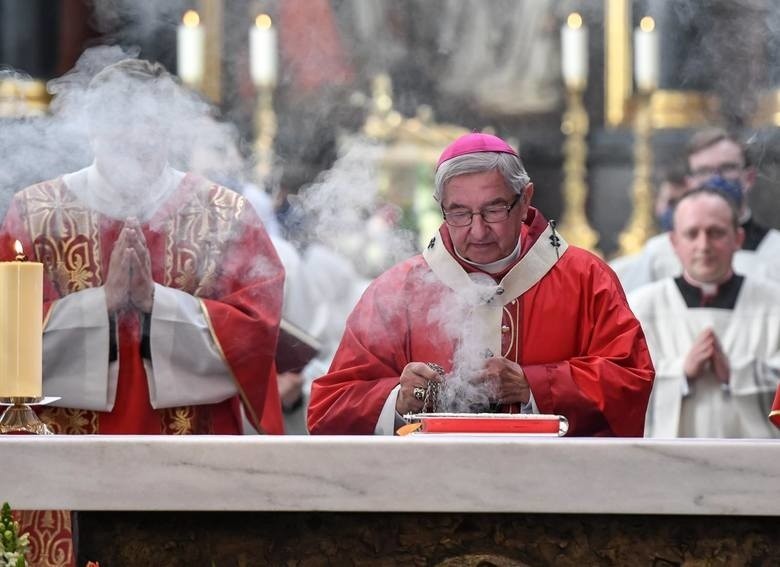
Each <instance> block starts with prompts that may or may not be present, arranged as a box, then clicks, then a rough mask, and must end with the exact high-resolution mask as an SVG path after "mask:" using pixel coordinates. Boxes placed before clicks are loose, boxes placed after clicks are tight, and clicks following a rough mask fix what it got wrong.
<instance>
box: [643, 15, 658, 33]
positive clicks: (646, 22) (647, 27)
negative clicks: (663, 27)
mask: <svg viewBox="0 0 780 567" xmlns="http://www.w3.org/2000/svg"><path fill="white" fill-rule="evenodd" d="M639 29H640V30H642V31H643V32H651V31H653V30H654V29H655V20H654V19H653V18H651V17H650V16H645V17H644V18H642V19H641V20H640V21H639Z"/></svg>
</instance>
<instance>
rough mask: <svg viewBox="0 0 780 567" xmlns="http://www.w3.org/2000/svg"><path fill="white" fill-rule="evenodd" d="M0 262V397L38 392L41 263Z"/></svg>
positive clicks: (32, 395)
mask: <svg viewBox="0 0 780 567" xmlns="http://www.w3.org/2000/svg"><path fill="white" fill-rule="evenodd" d="M16 252H17V256H16V261H14V262H0V397H3V398H6V397H7V398H39V397H41V396H42V392H43V387H42V364H43V363H42V359H43V323H42V320H43V264H41V263H40V262H28V261H27V259H26V258H25V257H24V255H23V253H22V247H21V244H20V243H19V241H17V242H16Z"/></svg>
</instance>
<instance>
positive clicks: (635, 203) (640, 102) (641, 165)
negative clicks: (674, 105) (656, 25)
mask: <svg viewBox="0 0 780 567" xmlns="http://www.w3.org/2000/svg"><path fill="white" fill-rule="evenodd" d="M652 133H653V122H652V114H651V111H650V95H649V94H638V95H637V106H636V111H635V113H634V184H633V186H632V191H631V202H632V212H631V218H630V219H629V221H628V225H627V226H626V228H625V229H624V230H623V232H621V233H620V236H619V237H618V243H619V244H620V252H619V255H621V256H623V255H626V254H634V253H635V252H639V250H640V249H641V248H642V246H643V245H644V243H645V241H646V240H647V239H648V238H649V237H650V236H652V234H653V232H654V223H653V191H652V186H651V179H650V177H651V172H652V167H653V149H652V146H651V143H650V142H651V136H652Z"/></svg>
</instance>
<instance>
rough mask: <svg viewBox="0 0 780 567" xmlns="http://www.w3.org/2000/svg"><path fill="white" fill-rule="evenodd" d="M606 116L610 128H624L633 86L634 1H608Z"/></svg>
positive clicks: (606, 11)
mask: <svg viewBox="0 0 780 567" xmlns="http://www.w3.org/2000/svg"><path fill="white" fill-rule="evenodd" d="M604 14H605V22H604V45H605V48H604V116H605V117H606V122H607V126H610V127H615V126H620V125H622V124H623V123H624V122H625V120H626V105H627V103H628V101H629V100H630V99H631V93H632V89H633V84H632V82H631V77H632V63H631V54H632V53H633V49H632V48H631V2H630V1H629V0H604Z"/></svg>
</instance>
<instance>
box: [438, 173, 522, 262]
mask: <svg viewBox="0 0 780 567" xmlns="http://www.w3.org/2000/svg"><path fill="white" fill-rule="evenodd" d="M532 196H533V185H532V184H531V183H529V184H528V185H527V186H526V188H525V190H524V191H523V195H522V197H520V199H519V200H518V201H517V203H515V205H514V206H513V207H512V209H511V210H510V211H509V216H508V217H507V218H506V219H505V220H503V221H500V222H493V223H488V222H485V219H483V218H482V216H481V215H480V214H478V211H485V210H487V209H489V208H491V207H501V206H508V205H511V204H512V202H513V201H514V200H515V197H517V194H516V193H515V192H513V191H512V190H511V189H510V188H509V187H508V186H507V184H506V182H505V181H504V178H503V176H502V175H501V174H500V173H499V172H498V170H491V171H486V172H483V173H471V174H466V175H459V176H457V177H453V178H452V179H450V180H449V181H448V182H447V184H446V185H445V186H444V192H443V196H442V208H443V209H444V212H445V213H454V212H471V213H477V214H475V215H474V216H473V217H472V221H471V224H470V225H468V226H459V227H456V226H450V225H449V224H448V225H447V230H449V233H450V237H451V238H452V243H453V244H454V245H455V249H456V250H457V251H458V253H459V254H460V255H461V256H463V257H464V258H466V259H467V260H469V261H471V262H476V263H478V264H488V263H490V262H495V261H496V260H500V259H502V258H505V257H507V256H509V254H511V253H512V251H513V250H514V249H515V247H516V246H517V240H518V238H519V237H520V229H521V227H522V224H523V219H524V218H525V216H526V214H527V213H528V206H529V204H530V202H531V197H532Z"/></svg>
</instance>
